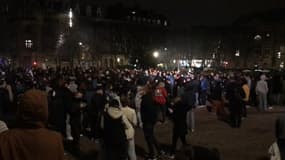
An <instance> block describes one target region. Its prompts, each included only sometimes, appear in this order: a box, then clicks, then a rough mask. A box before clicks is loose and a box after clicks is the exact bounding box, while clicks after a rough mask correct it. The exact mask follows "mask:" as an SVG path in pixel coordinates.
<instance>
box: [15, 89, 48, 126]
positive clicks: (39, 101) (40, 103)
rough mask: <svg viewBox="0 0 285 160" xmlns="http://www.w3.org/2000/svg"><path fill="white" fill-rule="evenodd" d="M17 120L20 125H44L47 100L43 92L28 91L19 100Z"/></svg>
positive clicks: (46, 114)
mask: <svg viewBox="0 0 285 160" xmlns="http://www.w3.org/2000/svg"><path fill="white" fill-rule="evenodd" d="M17 120H18V122H19V123H20V124H37V123H39V122H40V123H45V122H47V120H48V100H47V95H46V93H45V92H42V91H40V90H35V89H32V90H29V91H27V92H25V93H24V94H23V96H22V97H21V99H20V102H19V106H18V112H17Z"/></svg>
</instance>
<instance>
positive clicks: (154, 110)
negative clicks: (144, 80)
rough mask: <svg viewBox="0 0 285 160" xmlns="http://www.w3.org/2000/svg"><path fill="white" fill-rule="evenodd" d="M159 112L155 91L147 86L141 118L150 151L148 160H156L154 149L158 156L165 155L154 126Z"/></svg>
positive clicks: (142, 103) (143, 97)
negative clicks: (156, 136) (154, 97)
mask: <svg viewBox="0 0 285 160" xmlns="http://www.w3.org/2000/svg"><path fill="white" fill-rule="evenodd" d="M158 111H159V108H158V107H157V106H156V104H155V102H154V100H153V90H152V89H151V87H150V86H146V87H145V91H144V95H143V96H142V102H141V118H142V122H143V132H144V137H145V140H146V143H147V147H148V150H149V153H148V157H147V159H148V160H155V159H156V156H155V151H154V147H155V149H156V151H157V152H158V154H164V152H163V151H162V150H161V148H160V146H159V144H158V142H157V140H156V138H155V136H154V126H155V123H156V121H157V117H158Z"/></svg>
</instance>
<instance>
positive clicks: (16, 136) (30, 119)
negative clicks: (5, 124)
mask: <svg viewBox="0 0 285 160" xmlns="http://www.w3.org/2000/svg"><path fill="white" fill-rule="evenodd" d="M47 120H48V101H47V95H46V94H45V93H44V92H42V91H39V90H29V91H27V92H26V93H24V95H23V96H22V97H21V98H20V101H19V106H18V112H17V127H16V128H14V129H11V130H7V131H5V132H2V133H0V159H1V160H16V159H25V160H39V159H41V160H51V159H52V160H63V159H64V149H63V144H62V137H61V135H60V134H58V133H56V132H53V131H49V130H47V129H46V128H45V124H46V123H47Z"/></svg>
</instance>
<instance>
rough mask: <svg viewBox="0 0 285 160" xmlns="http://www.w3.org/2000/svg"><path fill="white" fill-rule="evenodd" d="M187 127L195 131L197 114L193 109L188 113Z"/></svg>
mask: <svg viewBox="0 0 285 160" xmlns="http://www.w3.org/2000/svg"><path fill="white" fill-rule="evenodd" d="M187 126H188V128H189V129H191V130H194V129H195V114H194V110H193V109H190V110H189V111H188V112H187Z"/></svg>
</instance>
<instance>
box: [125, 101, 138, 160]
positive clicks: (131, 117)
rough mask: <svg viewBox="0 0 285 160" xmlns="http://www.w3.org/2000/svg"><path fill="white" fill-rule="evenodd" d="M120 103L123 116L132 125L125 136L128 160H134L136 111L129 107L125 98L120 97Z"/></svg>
mask: <svg viewBox="0 0 285 160" xmlns="http://www.w3.org/2000/svg"><path fill="white" fill-rule="evenodd" d="M121 103H122V108H121V110H122V111H123V113H124V115H125V116H126V117H127V119H128V121H129V122H130V123H131V124H132V126H131V127H129V129H127V130H126V135H127V139H128V156H129V160H136V159H137V156H136V148H135V137H134V136H135V129H134V128H135V127H136V126H137V116H136V111H135V110H134V109H133V108H131V107H129V106H130V102H129V100H128V97H127V96H121Z"/></svg>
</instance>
